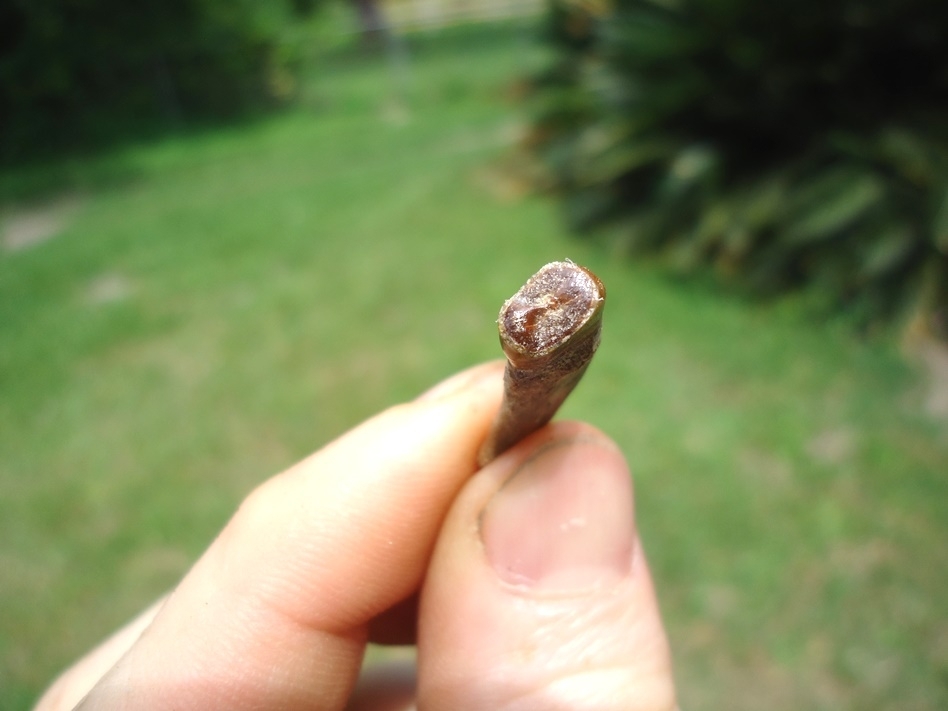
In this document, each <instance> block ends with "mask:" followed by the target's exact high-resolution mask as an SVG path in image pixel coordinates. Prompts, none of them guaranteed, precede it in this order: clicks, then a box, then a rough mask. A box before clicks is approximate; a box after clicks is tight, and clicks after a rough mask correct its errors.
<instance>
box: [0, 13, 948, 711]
mask: <svg viewBox="0 0 948 711" xmlns="http://www.w3.org/2000/svg"><path fill="white" fill-rule="evenodd" d="M410 56H411V64H410V69H409V74H408V83H407V85H402V84H398V85H395V84H393V76H395V75H393V73H392V72H391V71H390V69H389V68H388V67H387V66H386V64H385V63H384V62H381V61H378V60H370V59H360V58H359V57H356V56H353V55H352V54H346V53H337V54H336V55H334V56H333V57H331V58H329V59H326V60H325V61H324V62H323V63H322V64H320V65H319V66H318V67H317V68H316V69H315V71H314V74H313V77H314V78H313V81H312V83H311V85H309V86H307V87H306V92H305V100H304V102H303V105H302V107H301V108H299V109H298V110H294V111H292V112H290V113H286V114H284V115H281V116H279V117H277V118H272V119H269V120H260V121H256V122H253V123H248V124H246V125H242V126H234V127H226V128H220V129H218V130H214V131H210V130H208V131H204V132H195V133H192V134H189V135H183V136H178V137H170V138H164V139H159V140H155V141H153V142H150V143H143V144H137V145H127V146H124V147H120V148H115V149H114V150H112V151H109V152H108V153H105V154H102V155H99V156H95V157H88V158H85V159H76V158H74V159H69V160H67V159H64V160H63V161H62V162H61V163H58V164H53V165H47V166H42V167H34V168H22V169H18V170H17V171H15V172H14V171H6V172H5V173H2V174H0V190H3V193H2V194H0V211H2V212H0V217H6V218H7V221H8V223H9V222H10V220H11V219H12V218H13V217H15V215H16V214H17V213H18V212H19V211H21V210H23V209H27V208H38V207H39V206H40V205H41V203H40V202H38V201H39V200H40V198H37V197H30V193H32V192H33V191H34V190H35V188H36V186H42V185H50V184H56V185H58V186H59V190H60V195H65V196H66V197H67V198H68V199H69V200H71V201H72V202H71V204H72V206H73V207H72V210H71V212H70V218H69V219H68V221H67V223H66V226H65V228H64V229H63V231H62V232H61V234H59V235H58V236H56V237H55V238H54V239H51V240H49V241H46V242H43V243H39V244H35V245H33V246H31V247H28V248H22V249H18V250H15V251H12V250H7V251H0V492H2V493H0V708H3V709H25V708H28V707H29V706H30V704H31V702H32V701H33V700H34V698H35V696H36V694H37V693H38V692H39V691H40V689H41V688H42V687H43V686H44V685H45V684H46V683H47V682H48V681H49V680H50V678H51V677H52V676H53V675H54V674H55V672H56V671H57V670H59V669H60V668H61V667H62V666H63V665H64V664H66V663H67V662H68V661H70V660H71V659H73V658H74V657H75V656H76V655H77V654H79V653H80V652H81V651H83V650H85V649H87V648H88V647H89V646H90V645H92V644H93V643H95V642H96V641H97V640H99V639H100V638H101V637H102V636H103V635H104V634H105V633H106V632H108V631H110V630H111V629H113V628H114V627H115V626H116V625H118V624H119V623H120V622H122V621H123V620H125V619H126V618H127V617H129V616H130V615H131V614H132V613H133V612H135V611H136V610H138V609H139V608H141V607H142V606H144V605H145V604H146V603H147V602H149V601H150V600H151V599H153V598H154V597H156V596H157V595H158V594H159V593H161V592H162V591H163V590H165V589H167V588H168V587H169V586H171V585H173V584H174V582H175V581H176V580H177V579H178V578H179V576H180V575H181V574H182V573H183V572H184V571H185V570H186V569H187V567H188V565H189V563H190V562H191V561H192V560H193V559H194V558H195V556H196V555H197V554H198V553H199V552H200V551H201V550H202V549H203V548H204V547H205V546H206V544H207V543H208V542H209V541H210V539H211V537H212V536H213V535H214V533H215V532H216V531H217V530H218V529H219V528H220V527H221V526H222V525H223V523H224V522H225V521H226V519H227V518H228V517H229V515H230V513H231V512H232V511H233V510H234V508H235V506H236V505H237V504H238V502H239V501H240V500H241V498H242V497H243V496H244V495H245V494H247V493H248V491H249V490H250V489H251V488H252V487H253V486H254V485H255V484H256V483H258V482H259V481H261V480H262V479H263V478H265V477H266V476H268V475H270V474H272V473H274V472H277V471H279V470H280V469H282V468H283V467H285V466H287V465H289V464H290V463H292V462H293V461H294V460H296V459H297V458H299V457H301V456H303V455H304V454H306V453H308V452H310V451H312V450H313V449H315V448H318V447H319V446H320V445H321V444H323V443H324V442H326V441H327V440H328V439H330V438H331V437H333V436H334V435H336V434H338V433H340V432H342V431H343V430H345V429H347V428H348V427H350V426H352V425H354V424H355V423H357V422H359V421H360V420H361V419H363V418H365V417H366V416H368V415H370V414H372V413H374V412H376V411H378V410H379V409H381V408H383V407H385V406H387V405H389V404H392V403H394V402H397V401H399V400H403V399H406V398H410V397H412V396H413V395H415V394H416V393H418V392H419V391H421V390H422V389H423V388H425V387H426V386H428V385H430V384H431V383H433V382H434V381H435V380H437V379H439V378H441V377H443V376H445V375H447V374H449V373H451V372H453V371H455V370H457V369H460V368H462V367H465V366H467V365H469V364H472V363H474V362H477V361H480V360H484V359H488V358H493V357H497V356H498V355H499V349H498V347H497V343H496V335H495V331H494V324H493V320H494V318H495V315H496V312H497V309H498V307H499V305H500V303H501V302H502V301H503V300H504V299H505V298H506V297H507V296H509V295H510V293H512V292H513V291H514V290H515V289H516V288H517V287H518V286H519V285H520V284H521V283H522V281H523V280H524V279H525V278H526V277H527V276H528V275H529V274H531V273H532V272H533V271H534V270H535V269H536V268H537V267H539V266H540V265H541V264H543V263H544V262H546V261H549V260H552V259H561V258H564V257H571V258H572V259H574V260H575V261H578V262H581V263H583V264H586V265H588V266H590V267H592V268H593V269H594V270H595V271H596V272H598V273H599V274H600V276H601V277H602V278H603V280H604V281H605V282H606V284H607V285H608V288H609V292H610V303H609V306H608V308H607V312H606V321H605V331H604V340H603V346H602V348H601V350H600V353H599V355H598V356H597V362H596V363H594V365H593V367H592V368H591V369H590V371H589V373H588V375H587V376H586V379H585V381H584V382H583V385H582V387H581V388H580V389H579V390H578V391H577V393H576V394H575V396H574V397H573V399H571V401H570V402H568V403H567V406H566V408H565V412H564V416H568V417H576V418H583V419H586V420H589V421H591V422H593V423H594V424H596V425H598V426H600V427H601V428H603V429H604V430H605V431H606V432H608V433H609V434H610V435H612V436H613V437H614V438H616V440H617V441H618V442H619V443H620V444H621V445H622V447H623V448H624V449H625V451H626V452H627V454H628V456H629V458H630V460H631V461H632V464H633V468H634V471H635V475H636V487H637V497H638V512H639V519H640V526H641V528H642V531H643V536H644V538H645V541H646V545H647V547H648V550H649V553H650V557H651V562H652V565H653V568H654V570H655V574H656V577H657V584H658V587H659V592H660V595H661V597H662V600H663V609H664V613H665V615H666V618H667V621H668V624H669V628H670V634H671V638H672V643H673V647H674V649H675V653H676V660H677V670H678V676H679V681H680V687H681V694H682V708H683V709H685V710H686V711H719V710H722V709H728V710H731V711H734V710H737V711H741V710H746V711H758V710H759V709H768V710H769V711H783V710H786V711H791V710H793V711H799V710H800V709H834V710H838V709H854V710H855V709H899V710H900V711H912V710H918V711H921V710H923V709H929V710H934V709H943V708H948V423H946V422H944V421H938V420H935V419H931V418H929V417H928V416H926V415H925V414H924V411H923V407H922V404H921V403H922V402H923V399H924V392H923V385H922V382H921V381H920V380H919V379H918V378H917V377H916V376H915V375H914V374H913V372H912V371H911V369H910V368H909V366H908V365H906V364H905V363H904V362H903V361H902V360H901V359H900V357H899V356H898V354H897V352H896V349H895V348H894V347H893V346H892V345H891V344H887V343H864V342H861V341H859V340H858V339H857V338H855V337H854V336H853V335H852V334H851V333H850V332H849V331H847V330H846V328H844V327H842V326H840V325H833V324H814V323H813V322H812V321H808V320H807V319H806V317H805V316H804V315H803V309H802V308H801V307H800V306H799V305H797V304H795V303H793V302H783V303H782V304H778V305H760V304H753V303H748V302H745V301H743V300H741V299H739V298H735V297H731V296H727V295H723V294H721V293H719V292H717V291H715V290H713V289H711V288H708V287H706V286H701V285H696V284H689V283H682V282H678V281H675V280H673V279H670V278H666V277H663V276H661V275H660V274H657V273H655V272H654V271H651V270H649V269H648V268H647V267H646V266H644V265H638V264H635V263H632V262H630V261H628V260H626V259H620V258H618V257H617V256H615V255H612V254H610V253H609V250H608V249H607V248H604V247H602V246H597V245H596V243H591V242H583V241H578V240H576V239H575V238H572V237H570V236H569V235H567V234H566V233H565V232H564V230H563V228H562V226H561V224H560V221H559V220H558V217H557V213H556V208H555V205H554V204H553V203H552V202H551V201H549V200H547V199H545V198H540V197H534V198H528V199H523V200H511V199H509V197H510V196H509V195H507V196H505V194H504V190H503V189H502V188H503V185H502V184H498V183H497V181H495V180H493V179H492V178H491V177H490V176H491V175H492V173H491V172H490V170H489V167H490V165H491V164H492V162H495V161H496V160H497V159H498V157H499V156H501V155H502V154H503V153H504V151H505V150H507V148H508V147H509V145H510V143H511V141H512V137H513V136H514V135H515V134H516V128H517V121H518V113H517V108H516V107H515V106H513V105H511V104H510V103H509V102H508V101H506V100H505V98H504V97H505V96H506V94H507V87H508V84H509V82H510V81H511V79H512V78H514V77H516V76H517V75H518V73H519V72H522V71H523V70H524V69H525V67H527V66H529V65H530V64H531V63H532V62H536V61H537V60H538V58H539V57H540V52H539V50H537V48H535V47H533V46H531V45H530V44H529V43H528V42H527V39H526V35H525V33H524V32H523V30H522V28H521V29H516V28H515V29H513V30H511V29H509V28H507V29H498V28H493V29H491V28H482V29H481V30H476V31H475V30H452V31H442V32H441V33H439V34H435V35H429V36H423V37H417V38H415V39H414V40H413V42H412V43H411V45H410ZM399 94H400V95H401V96H400V97H399V96H398V95H399ZM47 199H49V196H48V195H47V196H46V197H44V198H43V200H47Z"/></svg>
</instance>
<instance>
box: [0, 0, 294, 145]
mask: <svg viewBox="0 0 948 711" xmlns="http://www.w3.org/2000/svg"><path fill="white" fill-rule="evenodd" d="M311 5H312V3H311V2H310V3H306V2H299V1H298V2H290V0H270V1H269V2H264V3H257V2H253V0H236V1H232V0H142V2H132V3H129V2H116V0H96V1H95V2H90V1H89V0H35V1H34V0H18V1H17V0H15V1H14V2H12V3H4V4H3V5H2V6H0V50H2V52H0V156H6V157H8V158H10V157H21V156H23V155H26V154H29V153H31V152H33V151H35V150H37V149H42V148H43V147H48V146H54V147H56V146H64V145H74V144H77V143H79V144H81V143H85V142H89V141H95V140H97V139H100V138H102V137H103V134H106V135H107V134H109V133H110V132H112V131H113V130H115V129H116V127H121V126H123V125H126V124H129V123H134V122H142V121H144V122H151V123H155V122H162V121H163V122H176V121H180V120H182V119H190V118H194V117H207V116H213V117H225V116H229V115H233V114H234V113H236V112H239V111H243V110H246V109H248V108H253V107H260V106H266V105H270V104H273V103H275V102H279V101H280V100H282V99H285V98H286V97H287V96H288V94H289V93H290V88H291V85H290V83H289V81H288V78H289V75H290V72H291V71H292V68H293V64H294V61H295V59H296V56H295V53H294V51H293V48H288V47H287V46H286V44H285V43H284V42H283V41H282V40H283V35H284V30H285V29H286V28H287V27H288V25H289V23H290V22H291V20H292V19H293V18H294V17H297V16H298V15H299V14H300V13H306V12H309V11H310V9H311V7H310V6H311Z"/></svg>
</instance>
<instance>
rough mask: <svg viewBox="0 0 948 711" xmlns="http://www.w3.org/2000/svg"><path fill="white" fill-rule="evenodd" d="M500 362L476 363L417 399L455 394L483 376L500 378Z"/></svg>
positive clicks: (425, 399) (424, 399)
mask: <svg viewBox="0 0 948 711" xmlns="http://www.w3.org/2000/svg"><path fill="white" fill-rule="evenodd" d="M498 363H499V361H491V362H489V363H481V364H480V365H475V366H473V367H471V368H468V369H467V370H462V371H461V372H460V373H456V374H454V375H452V376H451V377H449V378H447V379H446V380H442V381H441V382H440V383H438V384H437V385H435V386H433V387H432V388H431V389H429V390H426V391H425V392H423V393H422V394H421V395H419V396H418V398H417V400H418V401H420V402H425V401H430V400H439V399H441V398H444V397H448V396H449V395H454V394H455V393H456V392H460V391H461V390H463V389H464V388H466V387H469V386H471V385H473V384H474V383H475V382H476V381H478V380H481V379H482V378H485V379H486V378H497V379H498V380H499V379H500V377H501V376H500V373H501V372H502V367H501V366H500V365H498Z"/></svg>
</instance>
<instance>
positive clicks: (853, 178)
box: [535, 0, 948, 333]
mask: <svg viewBox="0 0 948 711" xmlns="http://www.w3.org/2000/svg"><path fill="white" fill-rule="evenodd" d="M548 24H549V31H548V41H549V42H550V43H552V44H553V46H554V47H555V48H556V50H557V59H556V61H555V63H554V64H553V66H551V67H550V68H549V69H548V70H547V71H546V72H545V73H544V74H543V75H541V76H540V77H538V79H537V82H536V86H537V89H538V91H537V98H538V100H539V102H540V107H539V117H538V120H537V126H536V132H535V138H536V140H537V142H538V145H539V147H540V153H541V155H542V156H543V158H544V160H545V162H546V164H547V166H548V167H549V169H550V173H551V176H552V182H553V185H554V186H555V187H556V188H558V189H559V190H561V191H562V193H563V195H564V198H565V207H566V212H567V215H568V217H569V220H570V222H571V224H572V225H573V226H574V227H575V228H577V229H586V228H589V227H593V226H601V225H603V224H610V225H612V226H614V229H611V230H610V233H611V234H614V235H616V239H617V240H618V241H619V244H620V245H621V246H622V247H624V248H627V249H628V250H630V251H633V250H649V251H653V252H658V253H660V254H662V255H664V256H665V257H667V258H668V260H669V261H670V262H671V263H672V264H673V265H674V266H676V267H678V268H681V269H685V270H690V269H693V268H696V267H699V266H700V267H703V266H708V265H711V266H713V267H714V268H715V269H716V271H717V272H719V273H721V274H724V275H727V276H731V277H735V278H736V279H738V280H739V281H740V282H742V283H744V284H747V285H749V286H751V287H753V288H754V289H755V290H757V291H760V292H764V293H776V292H779V291H785V290H788V289H793V288H797V287H800V286H802V285H819V286H820V287H822V290H820V292H819V293H822V294H824V295H827V296H828V297H829V299H830V301H831V303H834V304H836V305H841V306H843V307H845V308H846V309H847V310H849V311H851V312H852V313H854V314H855V315H856V316H857V317H858V318H859V320H860V321H862V322H864V323H868V322H870V321H874V320H878V319H880V318H887V317H891V316H894V315H897V314H900V313H903V312H904V310H905V308H907V307H911V308H916V309H921V312H922V313H923V314H924V315H926V317H931V322H930V323H931V326H932V327H934V328H936V329H938V328H940V329H942V332H943V333H944V332H945V329H946V327H948V114H946V112H945V107H946V106H948V69H946V68H948V4H945V3H943V2H940V0H880V1H878V2H873V3H864V2H856V1H849V0H829V1H827V0H800V1H799V2H794V3H783V4H780V3H761V2H755V1H754V0H615V2H614V3H612V4H606V3H602V2H595V0H587V1H585V2H583V1H582V0H553V5H552V12H551V13H550V15H549V23H548Z"/></svg>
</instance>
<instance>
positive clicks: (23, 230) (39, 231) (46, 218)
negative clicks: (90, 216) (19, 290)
mask: <svg viewBox="0 0 948 711" xmlns="http://www.w3.org/2000/svg"><path fill="white" fill-rule="evenodd" d="M81 206H82V200H81V199H80V198H79V197H78V196H76V195H66V196H63V197H60V198H56V199H55V200H52V201H50V202H46V203H43V204H40V205H32V206H30V207H22V208H15V209H13V210H11V211H10V212H9V213H8V214H6V215H5V216H4V217H3V220H2V222H0V245H2V248H3V250H4V251H5V252H19V251H22V250H24V249H30V248H31V247H36V246H37V245H40V244H43V243H44V242H48V241H49V240H51V239H53V238H54V237H58V236H59V235H60V234H62V232H63V231H64V230H65V229H66V227H68V226H69V224H70V223H71V222H72V220H73V219H74V218H75V216H76V215H77V214H78V212H79V208H80V207H81Z"/></svg>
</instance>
